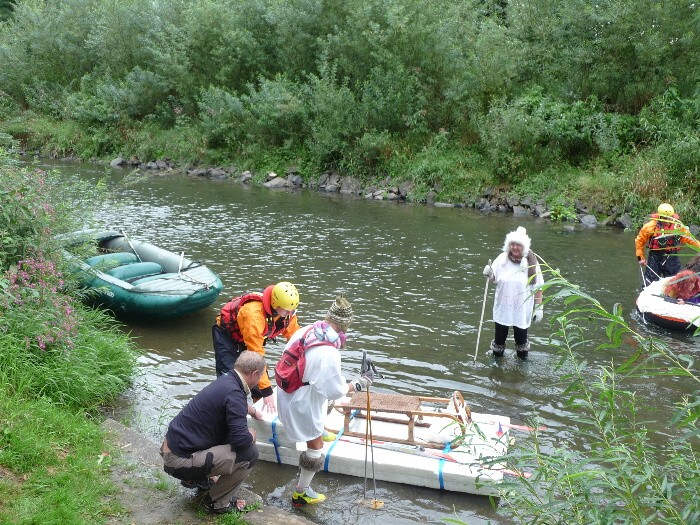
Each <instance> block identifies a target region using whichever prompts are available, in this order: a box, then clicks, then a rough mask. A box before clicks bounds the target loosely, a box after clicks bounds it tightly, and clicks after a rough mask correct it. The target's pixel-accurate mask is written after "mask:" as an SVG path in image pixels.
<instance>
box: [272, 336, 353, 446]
mask: <svg viewBox="0 0 700 525" xmlns="http://www.w3.org/2000/svg"><path fill="white" fill-rule="evenodd" d="M307 328H308V327H303V328H301V329H299V330H297V332H295V334H294V335H293V336H292V337H291V339H290V341H289V343H291V342H292V341H294V340H295V339H298V338H299V337H300V336H301V335H302V334H303V333H304V332H305V331H306V329H307ZM289 343H287V344H289ZM305 355H306V367H305V368H304V378H303V379H304V382H305V383H306V382H308V383H309V384H308V385H307V386H302V387H301V388H300V389H299V390H297V391H296V392H292V393H291V394H289V393H287V392H285V391H284V390H282V389H281V388H278V389H277V415H278V417H279V419H280V421H281V422H282V424H283V425H284V430H285V432H286V433H287V436H289V438H290V439H293V440H295V441H297V442H300V441H304V442H305V441H309V440H312V439H316V438H317V437H320V436H321V435H322V434H323V422H324V421H325V419H326V406H327V405H326V403H327V401H329V400H333V401H335V400H337V399H340V398H341V397H343V396H344V395H345V394H347V392H348V388H349V387H348V382H347V380H346V379H345V378H344V377H343V374H342V371H341V368H340V352H339V351H338V350H337V349H336V348H335V347H334V346H333V345H332V344H330V343H328V344H323V345H321V346H314V347H311V348H309V349H307V350H306V353H305Z"/></svg>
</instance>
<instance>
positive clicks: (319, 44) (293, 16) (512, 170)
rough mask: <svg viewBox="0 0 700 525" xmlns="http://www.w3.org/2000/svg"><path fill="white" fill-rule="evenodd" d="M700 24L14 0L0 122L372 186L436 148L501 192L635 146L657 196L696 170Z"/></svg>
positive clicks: (4, 37)
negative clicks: (163, 142) (143, 134)
mask: <svg viewBox="0 0 700 525" xmlns="http://www.w3.org/2000/svg"><path fill="white" fill-rule="evenodd" d="M698 21H700V19H699V16H698V13H697V8H696V6H695V4H692V3H689V2H685V1H681V0H668V1H666V2H662V3H659V2H656V3H653V2H652V3H649V2H643V1H642V0H610V1H607V2H598V3H591V2H588V1H585V0H572V1H570V2H557V1H554V0H525V1H522V2H506V1H502V0H465V1H463V2H453V1H450V0H435V1H432V2H414V1H409V0H382V1H379V0H347V1H346V2H329V1H327V0H202V1H200V2H190V1H187V0H163V1H159V2H140V1H138V0H111V1H109V2H104V1H101V0H74V1H71V2H60V1H58V0H48V1H46V0H19V1H18V2H17V5H16V7H15V9H14V12H13V16H12V17H11V18H9V19H8V20H7V21H6V22H3V23H2V24H1V25H0V61H1V62H2V64H3V67H2V68H1V69H0V108H13V109H14V111H17V109H16V108H19V109H20V110H29V111H32V112H35V113H38V114H40V115H46V116H50V117H51V118H54V119H72V120H75V121H77V122H78V123H80V124H81V125H83V126H87V127H88V128H89V129H90V133H92V132H93V130H94V127H95V126H97V127H109V128H114V127H115V126H116V127H119V128H120V129H139V128H140V126H141V122H142V121H146V122H148V123H149V125H155V126H160V128H162V129H163V130H168V129H171V128H172V127H173V126H175V125H176V124H177V123H182V116H186V117H187V118H188V119H190V120H189V121H188V122H189V124H190V127H191V128H192V129H194V130H200V131H201V133H202V134H204V135H205V136H206V137H207V139H208V140H209V143H208V146H209V148H210V149H211V150H212V151H216V152H217V153H216V154H215V155H214V156H215V157H217V158H222V157H229V158H236V157H241V156H244V157H245V156H246V155H250V154H251V152H252V151H264V150H265V149H279V150H281V151H283V152H290V153H291V152H294V155H296V154H300V155H302V156H304V157H306V159H307V160H310V163H311V164H313V163H318V164H317V165H316V167H317V169H318V170H322V169H325V168H328V167H336V168H337V167H339V166H343V165H344V166H348V167H352V168H353V169H357V170H359V173H361V174H365V175H367V176H381V175H382V171H381V170H382V169H384V168H385V167H386V166H387V165H393V166H394V167H395V169H398V170H399V171H401V170H407V169H410V168H411V166H410V162H411V161H412V159H414V158H417V157H419V156H420V152H421V151H422V149H423V148H424V147H426V146H428V145H429V144H430V142H431V141H432V138H433V137H435V136H436V135H437V134H440V133H446V135H444V136H445V137H447V141H448V143H449V147H448V149H451V151H454V152H458V151H460V152H461V151H463V148H464V147H465V146H466V147H468V148H469V149H470V151H471V153H472V154H474V155H480V156H481V158H482V159H483V161H484V163H485V164H484V166H483V168H484V169H491V170H493V171H494V172H495V173H496V174H497V177H498V181H499V182H502V183H505V184H513V183H514V182H517V181H519V180H520V179H521V178H522V177H523V175H524V174H527V173H532V172H534V173H537V172H542V171H546V170H549V169H551V168H552V167H553V166H566V165H571V166H586V165H587V164H591V165H596V164H597V163H598V162H599V161H600V160H601V159H603V161H604V162H614V159H616V158H619V157H620V156H624V155H629V154H630V153H631V152H634V153H638V152H640V151H645V152H647V159H653V160H654V164H655V165H658V166H660V167H661V170H662V172H663V174H662V175H663V177H665V178H667V179H668V184H667V187H668V188H669V192H671V194H669V195H664V196H659V197H660V198H670V197H672V196H673V194H682V193H684V192H685V191H687V190H688V188H689V184H690V182H689V181H691V180H692V179H693V177H694V176H695V174H696V171H697V163H698V161H699V160H700V159H699V158H698V157H697V153H695V152H696V151H697V150H698V148H697V145H698V144H700V130H698V129H697V125H696V123H697V121H698V119H697V118H696V113H697V110H696V106H697V93H698V78H700V76H699V75H698V71H699V66H700V38H698V28H699V27H700V24H698ZM377 137H382V139H381V142H383V143H384V144H385V145H388V143H387V140H388V141H389V142H390V143H391V145H389V147H382V148H380V149H381V151H382V153H381V154H380V155H379V156H377V154H376V153H377V149H376V148H375V146H376V144H377ZM363 144H366V145H367V147H368V148H369V150H368V151H367V152H362V151H360V150H361V148H363ZM120 146H121V144H118V143H117V144H114V145H113V147H114V150H115V151H118V150H119V148H120ZM358 148H359V149H358ZM88 149H89V150H90V151H93V150H94V148H88ZM176 149H177V148H176ZM180 149H186V148H180ZM400 150H401V151H403V152H404V153H405V154H404V155H403V157H402V158H403V159H404V160H405V162H406V163H408V164H403V165H401V163H400V162H398V160H399V159H398V158H397V156H396V155H397V154H396V152H397V151H400ZM282 156H284V155H282ZM363 159H365V160H363ZM611 159H612V160H611ZM447 169H448V171H449V173H448V174H447V176H449V177H453V178H456V177H459V176H460V170H462V169H463V168H462V167H460V166H458V165H455V164H452V165H451V166H449V167H448V168H447Z"/></svg>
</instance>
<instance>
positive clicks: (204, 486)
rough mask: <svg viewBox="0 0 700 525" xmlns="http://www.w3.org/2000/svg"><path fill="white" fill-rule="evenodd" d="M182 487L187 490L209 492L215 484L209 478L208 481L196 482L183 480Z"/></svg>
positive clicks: (199, 480) (200, 480)
mask: <svg viewBox="0 0 700 525" xmlns="http://www.w3.org/2000/svg"><path fill="white" fill-rule="evenodd" d="M180 485H182V486H183V487H185V488H186V489H197V490H209V489H210V488H211V486H212V485H213V483H212V482H211V480H210V479H209V478H207V479H198V480H194V481H189V480H188V481H185V480H182V481H181V482H180Z"/></svg>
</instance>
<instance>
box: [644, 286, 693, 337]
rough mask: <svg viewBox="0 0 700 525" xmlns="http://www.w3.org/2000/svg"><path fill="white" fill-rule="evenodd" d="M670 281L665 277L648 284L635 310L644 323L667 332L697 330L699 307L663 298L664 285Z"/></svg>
mask: <svg viewBox="0 0 700 525" xmlns="http://www.w3.org/2000/svg"><path fill="white" fill-rule="evenodd" d="M669 279H672V277H665V278H663V279H659V280H658V281H654V282H653V283H651V284H649V285H648V286H647V287H646V288H644V290H642V292H641V293H640V294H639V297H637V310H638V311H639V313H640V314H641V316H642V320H643V321H644V322H645V323H652V324H655V325H657V326H660V327H662V328H666V329H669V330H693V331H694V330H697V329H698V328H699V327H700V305H697V304H692V303H684V304H680V303H678V302H677V301H676V300H675V299H671V298H668V297H664V296H663V293H662V292H663V287H664V285H665V284H666V283H667V282H668V281H669Z"/></svg>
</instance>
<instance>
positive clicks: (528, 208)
mask: <svg viewBox="0 0 700 525" xmlns="http://www.w3.org/2000/svg"><path fill="white" fill-rule="evenodd" d="M110 166H112V167H113V168H119V167H132V168H136V169H138V170H141V171H144V172H154V171H155V172H159V171H172V170H179V171H184V172H185V173H187V174H188V175H190V176H192V177H205V178H208V179H212V180H226V179H235V180H237V181H239V182H240V183H242V184H250V183H251V182H252V179H253V174H252V173H251V172H250V171H243V172H240V171H239V170H237V169H236V168H235V167H233V166H232V167H206V168H202V167H187V168H184V169H183V168H179V167H177V166H175V165H174V164H173V163H171V162H170V161H169V160H158V161H151V162H145V163H144V162H141V161H140V160H139V159H137V158H131V159H128V160H127V159H124V158H123V157H117V158H115V159H114V160H112V162H110ZM263 185H264V186H265V187H267V188H270V189H301V188H305V187H308V188H311V189H315V190H317V191H320V192H325V193H339V194H341V195H347V196H352V197H359V198H365V199H372V200H384V201H397V202H400V201H406V200H407V198H408V196H409V194H410V193H411V191H412V190H413V183H412V182H410V181H406V182H402V183H400V184H398V185H397V184H395V183H393V182H392V181H391V180H390V179H388V178H387V179H386V180H385V181H384V182H383V183H381V184H378V185H369V186H364V187H363V186H362V182H361V181H360V180H359V179H357V178H355V177H352V176H341V175H339V174H338V173H335V172H333V171H327V172H324V173H322V174H321V175H320V176H319V177H318V178H316V179H315V180H312V181H310V182H309V183H305V182H304V180H303V179H302V177H301V175H300V174H299V173H298V172H296V171H294V170H290V171H288V172H287V173H285V174H284V175H278V174H276V173H274V172H270V173H268V174H267V175H266V180H265V182H264V184H263ZM438 192H439V188H434V189H432V190H431V191H429V192H428V193H427V195H426V197H425V199H424V201H423V202H424V204H426V205H428V206H436V207H453V208H474V209H476V210H479V211H482V212H496V213H512V214H513V215H514V216H516V217H527V216H530V217H539V218H542V219H552V218H558V219H559V220H566V221H574V222H578V223H580V224H581V225H583V226H585V227H589V228H596V227H598V226H610V227H615V228H620V229H630V228H632V227H633V226H634V222H633V220H632V218H631V216H630V215H629V213H628V212H627V210H623V209H620V208H619V207H614V208H612V209H604V208H603V207H602V206H600V205H594V206H593V207H589V206H587V205H585V204H584V203H581V202H574V203H573V204H572V205H573V209H572V210H566V211H567V216H564V217H562V216H557V215H556V213H557V211H556V210H555V211H553V210H549V209H547V207H546V205H545V200H544V199H543V198H539V199H534V198H532V197H528V196H524V197H520V196H516V195H510V194H508V193H507V192H505V191H503V190H502V189H499V188H487V189H485V190H484V191H483V192H482V195H481V196H480V197H479V198H478V199H477V200H476V201H474V202H463V203H456V204H455V203H445V202H440V201H438V200H437V196H438ZM599 218H600V219H599ZM690 231H691V233H693V235H697V234H698V233H699V232H700V226H695V225H693V226H690Z"/></svg>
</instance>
